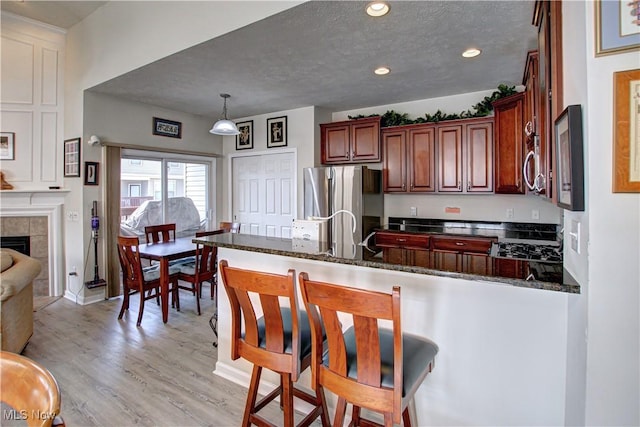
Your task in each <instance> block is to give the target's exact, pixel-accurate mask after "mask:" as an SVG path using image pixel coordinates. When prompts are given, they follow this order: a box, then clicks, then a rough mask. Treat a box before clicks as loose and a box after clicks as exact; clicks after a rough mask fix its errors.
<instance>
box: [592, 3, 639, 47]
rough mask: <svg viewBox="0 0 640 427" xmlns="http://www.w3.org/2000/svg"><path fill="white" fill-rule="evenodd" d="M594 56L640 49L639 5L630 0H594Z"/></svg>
mask: <svg viewBox="0 0 640 427" xmlns="http://www.w3.org/2000/svg"><path fill="white" fill-rule="evenodd" d="M595 8H596V13H595V16H596V56H601V55H609V54H612V53H621V52H628V51H631V50H638V49H640V25H638V21H639V20H640V18H639V16H640V12H639V11H638V9H639V8H640V5H639V4H638V2H637V1H631V0H604V1H603V0H596V2H595Z"/></svg>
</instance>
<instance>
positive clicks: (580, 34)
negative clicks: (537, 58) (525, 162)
mask: <svg viewBox="0 0 640 427" xmlns="http://www.w3.org/2000/svg"><path fill="white" fill-rule="evenodd" d="M585 7H586V5H585V3H583V2H565V3H564V4H563V10H562V16H563V45H564V46H566V47H565V48H564V49H563V52H562V53H563V67H564V69H565V70H571V77H569V76H568V73H565V78H564V81H563V86H564V93H563V99H564V105H565V106H567V105H572V104H580V105H582V109H583V110H582V112H583V119H586V117H587V112H588V108H589V106H588V105H587V104H588V99H587V67H586V49H587V46H586V40H585V37H584V34H585V31H586V29H585V24H586V21H585ZM584 123H585V126H583V128H584V129H585V130H586V121H585V122H584ZM589 142H590V139H589V135H588V133H587V132H586V131H585V132H584V149H585V151H584V152H585V153H587V152H588V150H589ZM586 157H587V156H585V164H586ZM588 170H589V169H588V168H585V171H588ZM584 178H585V194H586V195H587V197H586V200H585V202H586V203H585V205H586V210H585V212H570V211H565V213H564V226H565V247H564V258H563V262H564V267H565V268H566V269H567V270H569V271H570V272H571V273H572V275H573V276H574V277H575V278H576V280H577V281H578V283H580V285H581V294H580V295H572V296H571V297H570V298H569V302H568V304H569V305H568V319H567V397H566V402H565V406H566V408H565V411H566V415H565V425H584V423H585V405H586V398H585V394H586V373H587V342H586V331H587V301H588V299H589V289H588V246H587V243H588V241H589V206H590V204H591V203H590V200H589V197H588V188H589V182H590V174H589V173H586V174H585V177H584ZM571 221H580V223H581V234H582V236H581V244H580V254H578V253H577V252H575V251H573V250H571V248H570V245H569V244H568V237H569V236H568V235H569V233H568V232H567V231H566V230H570V226H571Z"/></svg>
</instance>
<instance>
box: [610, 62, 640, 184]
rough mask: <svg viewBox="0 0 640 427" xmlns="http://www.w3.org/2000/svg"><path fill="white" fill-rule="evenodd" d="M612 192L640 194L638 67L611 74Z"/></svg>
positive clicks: (639, 83)
mask: <svg viewBox="0 0 640 427" xmlns="http://www.w3.org/2000/svg"><path fill="white" fill-rule="evenodd" d="M613 192H614V193H640V68H638V69H635V70H625V71H618V72H615V73H613Z"/></svg>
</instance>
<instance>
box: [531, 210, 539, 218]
mask: <svg viewBox="0 0 640 427" xmlns="http://www.w3.org/2000/svg"><path fill="white" fill-rule="evenodd" d="M531 219H540V211H539V210H538V209H532V210H531Z"/></svg>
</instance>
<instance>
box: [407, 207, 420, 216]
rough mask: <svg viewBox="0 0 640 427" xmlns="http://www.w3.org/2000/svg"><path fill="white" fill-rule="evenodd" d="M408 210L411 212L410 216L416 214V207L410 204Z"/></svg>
mask: <svg viewBox="0 0 640 427" xmlns="http://www.w3.org/2000/svg"><path fill="white" fill-rule="evenodd" d="M409 211H410V212H411V216H418V208H417V207H415V206H411V207H410V208H409Z"/></svg>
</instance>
